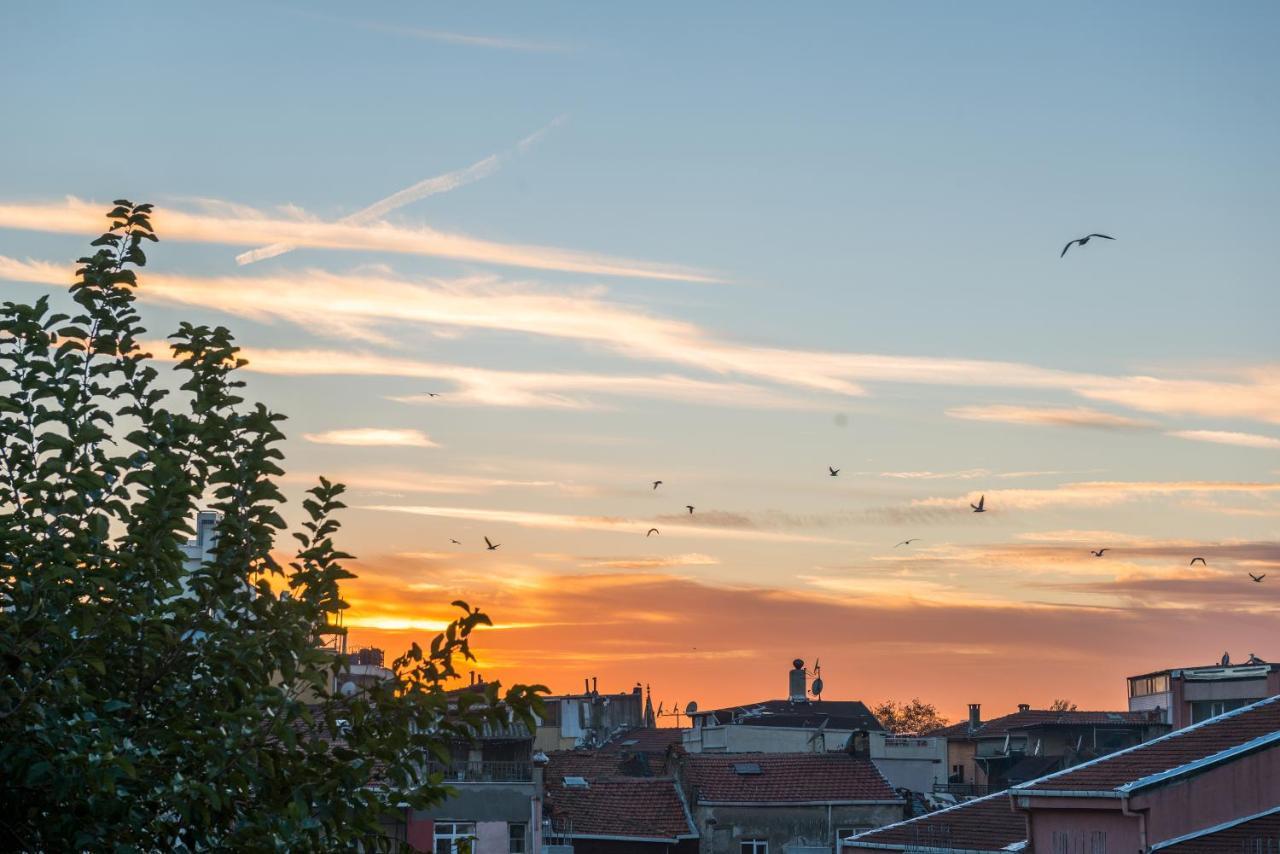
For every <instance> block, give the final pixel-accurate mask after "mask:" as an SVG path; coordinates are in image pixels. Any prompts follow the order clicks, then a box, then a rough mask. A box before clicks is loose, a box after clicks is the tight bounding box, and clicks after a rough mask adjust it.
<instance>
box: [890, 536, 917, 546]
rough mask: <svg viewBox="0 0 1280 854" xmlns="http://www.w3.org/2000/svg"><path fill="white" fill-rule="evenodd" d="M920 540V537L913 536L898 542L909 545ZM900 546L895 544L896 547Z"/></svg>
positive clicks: (901, 544) (900, 544)
mask: <svg viewBox="0 0 1280 854" xmlns="http://www.w3.org/2000/svg"><path fill="white" fill-rule="evenodd" d="M919 541H920V538H919V537H912V538H911V539H909V540H903V541H902V542H900V543H898V546H909V545H911V544H912V543H918V542H919ZM898 546H894V548H895V549H896V548H897V547H898Z"/></svg>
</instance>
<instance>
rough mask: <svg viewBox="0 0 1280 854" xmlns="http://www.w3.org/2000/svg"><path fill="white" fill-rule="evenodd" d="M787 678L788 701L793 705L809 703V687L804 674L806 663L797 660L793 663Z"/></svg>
mask: <svg viewBox="0 0 1280 854" xmlns="http://www.w3.org/2000/svg"><path fill="white" fill-rule="evenodd" d="M787 676H788V679H787V699H789V700H790V701H791V702H793V703H804V702H807V701H808V697H809V685H808V681H807V680H806V678H805V674H804V661H803V660H801V659H799V658H797V659H796V660H795V661H793V662H791V672H790V673H789V674H787Z"/></svg>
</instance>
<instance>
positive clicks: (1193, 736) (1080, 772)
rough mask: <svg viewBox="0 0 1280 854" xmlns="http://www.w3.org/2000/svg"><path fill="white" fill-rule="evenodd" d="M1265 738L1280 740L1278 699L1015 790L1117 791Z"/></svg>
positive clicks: (1162, 737) (1273, 698)
mask: <svg viewBox="0 0 1280 854" xmlns="http://www.w3.org/2000/svg"><path fill="white" fill-rule="evenodd" d="M1266 737H1280V696H1275V697H1271V698H1268V699H1266V700H1261V701H1259V702H1257V703H1254V704H1252V705H1249V706H1245V707H1244V708H1242V709H1237V710H1236V711H1233V712H1227V713H1226V714H1225V715H1219V716H1218V717H1216V718H1210V719H1209V720H1207V721H1205V722H1204V723H1200V724H1195V725H1193V726H1190V727H1187V728H1185V729H1180V730H1175V731H1174V732H1171V733H1168V734H1167V735H1163V736H1160V737H1159V738H1156V739H1153V740H1151V741H1148V742H1144V743H1143V744H1140V745H1138V746H1136V747H1131V748H1128V749H1127V750H1121V751H1119V752H1117V753H1112V754H1110V755H1108V756H1104V757H1102V758H1101V759H1095V760H1093V761H1092V762H1086V763H1084V764H1083V765H1077V766H1075V767H1074V768H1069V769H1067V770H1065V771H1061V772H1059V773H1057V774H1050V775H1049V776H1047V777H1041V778H1040V779H1039V780H1035V781H1033V782H1031V783H1027V784H1025V785H1022V786H1018V787H1017V791H1018V792H1024V791H1025V792H1027V793H1028V794H1039V793H1043V792H1047V791H1086V792H1087V791H1111V790H1116V789H1120V788H1121V787H1123V786H1125V785H1126V784H1130V783H1135V782H1137V781H1139V780H1142V779H1144V778H1147V777H1150V776H1152V775H1155V774H1161V773H1164V772H1169V771H1171V770H1173V769H1177V768H1181V767H1184V766H1186V765H1189V764H1191V763H1195V762H1199V761H1202V760H1206V759H1208V758H1209V757H1212V756H1214V755H1215V754H1219V753H1221V752H1222V751H1226V750H1230V749H1232V748H1238V747H1240V746H1241V745H1243V744H1246V743H1248V742H1251V741H1253V740H1254V739H1259V738H1266Z"/></svg>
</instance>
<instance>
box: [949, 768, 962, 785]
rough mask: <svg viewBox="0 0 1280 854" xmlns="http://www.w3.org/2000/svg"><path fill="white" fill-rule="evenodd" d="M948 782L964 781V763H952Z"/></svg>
mask: <svg viewBox="0 0 1280 854" xmlns="http://www.w3.org/2000/svg"><path fill="white" fill-rule="evenodd" d="M950 782H952V783H963V782H964V765H952V766H951V779H950Z"/></svg>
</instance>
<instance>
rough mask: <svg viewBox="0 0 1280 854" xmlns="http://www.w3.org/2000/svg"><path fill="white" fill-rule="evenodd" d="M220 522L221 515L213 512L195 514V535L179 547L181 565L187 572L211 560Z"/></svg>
mask: <svg viewBox="0 0 1280 854" xmlns="http://www.w3.org/2000/svg"><path fill="white" fill-rule="evenodd" d="M221 521H222V514H221V513H218V512H217V511H215V510H201V511H199V512H198V513H196V535H195V537H194V538H192V539H190V540H187V541H186V542H185V543H183V544H182V545H181V546H180V548H181V549H182V565H183V567H184V568H185V569H186V570H187V571H188V572H190V571H192V570H196V569H199V568H200V566H201V565H202V564H204V563H207V562H208V561H211V560H213V549H214V547H215V546H216V545H217V544H218V523H219V522H221Z"/></svg>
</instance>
